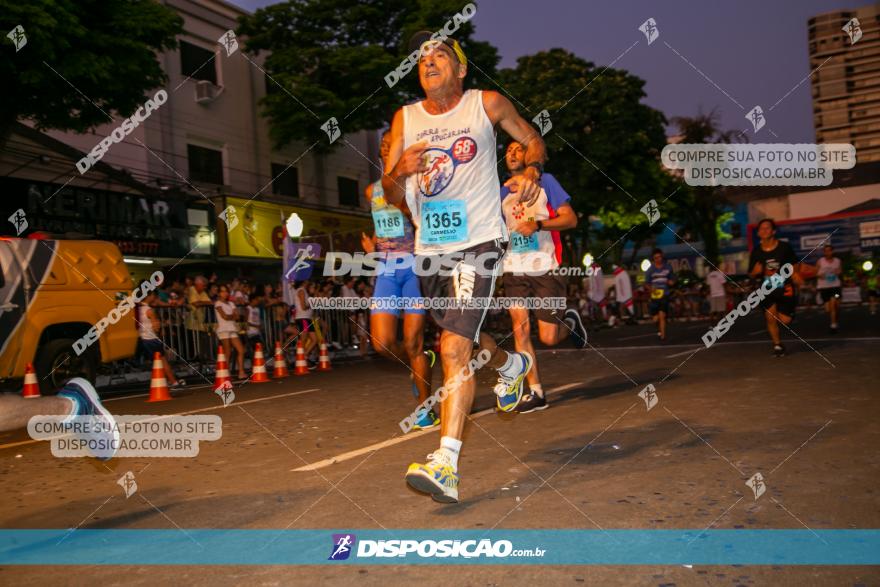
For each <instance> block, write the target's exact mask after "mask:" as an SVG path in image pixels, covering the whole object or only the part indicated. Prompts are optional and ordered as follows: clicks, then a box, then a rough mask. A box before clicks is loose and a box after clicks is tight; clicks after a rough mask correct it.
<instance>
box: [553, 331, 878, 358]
mask: <svg viewBox="0 0 880 587" xmlns="http://www.w3.org/2000/svg"><path fill="white" fill-rule="evenodd" d="M761 332H765V331H764V330H762V331H761ZM804 341H805V342H878V341H880V336H865V337H858V338H806V339H804ZM792 342H795V341H792ZM737 344H769V341H766V340H731V341H725V342H716V343H715V344H713V345H712V347H713V348H714V347H716V346H733V345H737ZM694 346H697V345H695V344H694V343H692V342H691V343H681V344H665V343H664V344H654V345H642V346H597V347H596V349H597V350H600V351H646V350H652V351H656V350H658V349H677V348H691V349H693V347H694ZM537 352H539V353H548V352H554V353H584V354H586V353H588V352H589V351H587V350H584V349H540V350H538V351H537Z"/></svg>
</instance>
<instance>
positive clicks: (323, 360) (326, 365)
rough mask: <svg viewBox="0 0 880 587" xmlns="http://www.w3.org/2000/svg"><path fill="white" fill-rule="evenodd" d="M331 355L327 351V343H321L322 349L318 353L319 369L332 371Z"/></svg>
mask: <svg viewBox="0 0 880 587" xmlns="http://www.w3.org/2000/svg"><path fill="white" fill-rule="evenodd" d="M331 369H332V367H330V355H329V353H327V343H323V342H322V343H321V350H320V353H319V354H318V371H330V370H331Z"/></svg>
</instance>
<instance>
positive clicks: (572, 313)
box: [565, 308, 587, 349]
mask: <svg viewBox="0 0 880 587" xmlns="http://www.w3.org/2000/svg"><path fill="white" fill-rule="evenodd" d="M565 323H566V324H568V326H569V328H570V329H571V340H572V342H573V343H574V345H575V346H576V347H578V348H579V349H583V348H586V347H587V329H586V328H585V327H584V323H583V321H581V315H580V314H579V313H578V312H577V311H576V310H574V309H572V308H569V309H568V310H566V311H565Z"/></svg>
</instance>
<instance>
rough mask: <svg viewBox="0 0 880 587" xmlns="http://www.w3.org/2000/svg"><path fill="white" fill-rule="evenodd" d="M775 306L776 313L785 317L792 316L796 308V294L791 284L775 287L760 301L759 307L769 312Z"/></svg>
mask: <svg viewBox="0 0 880 587" xmlns="http://www.w3.org/2000/svg"><path fill="white" fill-rule="evenodd" d="M774 305H775V306H776V311H777V312H779V313H780V314H783V315H785V316H794V310H795V308H796V307H797V292H796V291H795V289H794V286H793V285H792V284H791V283H786V284H785V285H783V286H782V287H777V288H775V289H774V290H773V291H771V292H770V293H769V294H768V295H767V297H765V298H764V299H763V300H761V307H762V308H764V309H765V310H769V309H770V308H771V307H772V306H774Z"/></svg>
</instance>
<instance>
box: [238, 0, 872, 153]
mask: <svg viewBox="0 0 880 587" xmlns="http://www.w3.org/2000/svg"><path fill="white" fill-rule="evenodd" d="M234 3H235V4H237V5H239V6H242V7H244V8H246V9H248V10H254V9H256V8H258V7H261V6H266V5H268V4H274V3H275V2H273V1H272V0H234ZM465 3H466V0H463V1H462V5H464V4H465ZM869 4H871V2H870V1H866V0H852V1H842V0H791V1H787V2H781V1H774V0H736V1H732V0H731V1H728V2H720V1H714V0H712V1H708V0H707V1H697V0H689V1H688V0H666V1H664V2H656V0H630V1H626V0H618V1H613V2H611V1H595V2H591V1H586V0H541V1H540V2H535V1H534V0H482V1H479V2H477V14H476V16H475V17H474V23H475V26H476V36H477V38H479V39H481V40H486V41H489V42H491V43H492V44H493V45H495V46H496V47H498V51H499V54H500V55H501V58H502V60H501V67H512V66H514V65H515V64H516V58H517V57H519V56H521V55H528V54H530V53H535V52H537V51H541V50H545V49H551V48H553V47H562V48H564V49H567V50H569V51H571V52H573V53H575V54H577V55H579V56H580V57H582V58H584V59H587V60H589V61H592V62H594V63H595V64H597V65H598V66H600V67H602V66H605V65H609V64H610V63H611V62H613V61H614V60H615V59H618V58H619V60H618V61H617V62H616V63H614V67H616V68H622V69H626V70H628V71H630V72H632V73H633V74H635V75H637V76H639V77H641V78H642V79H644V80H646V82H647V83H646V85H645V90H646V92H647V94H648V96H647V98H646V100H645V102H646V103H648V104H649V105H651V106H653V107H655V108H657V109H659V110H661V111H663V112H664V113H665V114H666V115H667V116H668V117H672V116H688V115H693V114H696V113H697V111H698V109H699V108H700V107H702V108H703V110H704V111H709V110H711V109H712V108H714V107H718V108H719V110H720V111H721V114H722V122H723V125H724V126H725V127H727V128H738V129H746V128H749V126H750V125H749V123H748V122H747V121H746V120H745V118H744V116H745V114H746V112H747V111H748V110H750V109H751V108H752V107H753V106H754V105H756V104H759V105H761V107H762V108H763V110H764V113H765V116H766V118H767V126H766V127H765V128H764V129H763V130H762V131H761V133H760V135H759V136H758V137H756V139H757V140H756V139H752V141H753V142H774V143H775V142H779V143H798V142H813V141H814V140H815V134H814V131H813V122H812V102H811V99H810V82H809V80H805V81H803V83H801V85H800V86H799V87H797V89H794V91H792V89H793V88H795V86H797V84H798V83H799V82H801V80H804V78H805V77H806V76H807V75H808V74H809V73H810V68H809V59H808V54H807V19H808V18H810V17H811V16H813V15H815V14H818V13H821V12H827V11H830V10H839V9H850V8H857V7H859V6H866V5H869ZM649 17H653V18H654V20H655V21H656V22H657V26H658V28H659V29H660V37H659V38H658V39H657V40H655V41H654V42H653V43H652V44H651V45H650V46H648V44H647V41H646V40H645V37H644V36H643V35H642V33H641V32H640V31H638V30H637V29H638V27H639V25H640V24H641V23H643V22H644V21H645V20H646V19H647V18H649ZM636 41H639V43H638V44H637V45H636V46H635V47H632V49H630V50H629V52H628V53H626V54H625V55H624V56H623V57H620V56H621V54H623V53H624V52H625V51H626V50H627V49H628V48H629V47H630V46H631V45H632V44H633V43H635V42H636ZM667 45H668V46H667ZM673 49H674V50H675V51H678V53H679V54H680V55H681V56H679V55H677V54H676V53H675V52H674V51H673ZM685 59H686V60H687V61H689V62H690V64H692V65H693V67H692V66H691V65H689V64H688V62H687V61H685ZM694 67H696V68H698V69H699V70H700V71H702V72H703V74H705V76H706V77H708V78H709V79H710V80H711V82H710V81H708V80H707V79H705V78H704V77H703V75H701V74H700V73H698V72H697V71H696V70H695V69H694ZM712 82H714V84H715V85H717V86H718V87H715V85H713V83H712ZM718 88H720V89H718ZM722 90H723V92H722ZM790 91H791V94H789V95H788V97H787V98H785V99H784V100H782V102H780V103H779V104H778V105H777V106H776V107H775V108H773V110H772V111H770V108H771V106H773V104H775V103H776V102H777V101H778V100H779V99H780V98H782V97H783V96H785V95H786V94H787V93H788V92H790ZM724 92H726V93H727V94H729V95H730V97H731V98H733V100H735V101H736V102H738V103H739V104H740V105H742V106H743V108H744V110H743V109H740V107H739V106H737V105H736V104H735V103H734V101H733V100H731V99H730V98H728V97H727V96H725V94H724ZM769 131H772V132H773V133H775V134H776V136H774V135H773V134H771V133H770V132H769ZM765 133H766V134H765Z"/></svg>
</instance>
